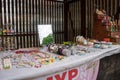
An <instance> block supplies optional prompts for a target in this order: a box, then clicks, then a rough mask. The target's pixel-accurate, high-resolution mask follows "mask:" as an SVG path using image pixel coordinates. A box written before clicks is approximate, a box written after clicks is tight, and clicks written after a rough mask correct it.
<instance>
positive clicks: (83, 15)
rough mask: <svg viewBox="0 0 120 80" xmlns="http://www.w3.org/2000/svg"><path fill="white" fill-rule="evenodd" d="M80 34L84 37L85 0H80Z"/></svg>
mask: <svg viewBox="0 0 120 80" xmlns="http://www.w3.org/2000/svg"><path fill="white" fill-rule="evenodd" d="M81 15H82V16H81V35H82V36H84V37H86V29H87V28H86V0H81Z"/></svg>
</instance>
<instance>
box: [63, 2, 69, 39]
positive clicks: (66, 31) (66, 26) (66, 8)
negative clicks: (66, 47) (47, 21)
mask: <svg viewBox="0 0 120 80" xmlns="http://www.w3.org/2000/svg"><path fill="white" fill-rule="evenodd" d="M68 7H69V6H68V3H67V0H64V40H65V41H68V9H69V8H68Z"/></svg>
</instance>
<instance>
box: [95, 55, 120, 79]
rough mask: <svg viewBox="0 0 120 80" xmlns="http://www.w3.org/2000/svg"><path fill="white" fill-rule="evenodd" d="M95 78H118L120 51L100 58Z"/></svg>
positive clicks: (119, 75) (119, 73) (119, 77)
mask: <svg viewBox="0 0 120 80" xmlns="http://www.w3.org/2000/svg"><path fill="white" fill-rule="evenodd" d="M97 80H120V53H119V54H116V55H112V56H109V57H105V58H103V59H101V61H100V67H99V73H98V78H97Z"/></svg>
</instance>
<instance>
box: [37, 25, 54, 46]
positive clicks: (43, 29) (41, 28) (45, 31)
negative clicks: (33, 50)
mask: <svg viewBox="0 0 120 80" xmlns="http://www.w3.org/2000/svg"><path fill="white" fill-rule="evenodd" d="M38 34H39V40H40V45H41V44H42V42H43V39H44V38H46V37H47V36H48V35H53V31H52V25H51V24H43V25H38Z"/></svg>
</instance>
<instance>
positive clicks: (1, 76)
mask: <svg viewBox="0 0 120 80" xmlns="http://www.w3.org/2000/svg"><path fill="white" fill-rule="evenodd" d="M118 53H120V46H118V45H115V46H112V47H111V48H107V49H96V51H94V52H91V53H88V54H85V55H81V56H80V55H72V56H69V57H66V58H65V59H64V60H62V61H59V62H55V63H52V64H49V65H45V66H42V67H41V68H19V69H18V68H12V69H10V70H1V71H0V80H16V79H17V80H18V79H19V80H22V79H28V80H30V78H35V77H44V76H47V75H50V74H54V73H56V72H61V71H64V70H67V69H71V68H74V67H78V66H80V65H82V64H85V63H88V62H91V61H95V60H99V59H101V58H104V57H106V56H110V55H113V54H118Z"/></svg>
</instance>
